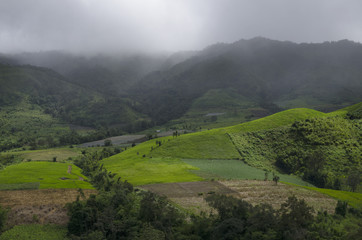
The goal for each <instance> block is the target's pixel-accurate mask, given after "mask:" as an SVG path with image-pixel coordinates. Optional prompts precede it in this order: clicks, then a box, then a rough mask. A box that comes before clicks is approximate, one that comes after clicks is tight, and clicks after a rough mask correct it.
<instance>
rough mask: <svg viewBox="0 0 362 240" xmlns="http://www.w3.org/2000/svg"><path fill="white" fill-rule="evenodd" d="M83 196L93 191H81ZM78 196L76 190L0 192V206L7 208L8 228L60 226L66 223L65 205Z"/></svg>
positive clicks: (93, 191)
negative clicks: (22, 225)
mask: <svg viewBox="0 0 362 240" xmlns="http://www.w3.org/2000/svg"><path fill="white" fill-rule="evenodd" d="M83 192H84V194H85V196H87V197H88V196H89V195H90V194H92V193H96V191H95V190H83ZM78 195H79V192H78V190H76V189H38V190H16V191H0V205H1V206H2V207H3V208H9V212H8V221H7V224H8V226H9V227H11V226H14V225H19V224H30V223H40V224H49V223H54V224H61V225H65V224H66V223H67V222H68V216H67V210H66V208H65V204H66V203H68V202H73V201H75V200H76V199H77V196H78Z"/></svg>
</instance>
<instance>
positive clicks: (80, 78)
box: [8, 51, 190, 95]
mask: <svg viewBox="0 0 362 240" xmlns="http://www.w3.org/2000/svg"><path fill="white" fill-rule="evenodd" d="M189 54H190V53H178V54H174V55H172V56H170V57H168V56H167V55H165V54H157V55H147V54H129V55H119V56H112V55H101V54H99V55H96V56H85V55H84V56H80V55H75V54H71V53H66V52H62V51H48V52H37V53H21V54H15V55H12V56H8V58H11V59H15V60H16V62H17V63H18V64H30V65H34V66H40V67H46V68H51V69H53V70H55V71H57V72H58V73H60V74H62V75H63V76H65V77H66V78H67V79H68V80H69V81H70V82H72V83H76V84H79V85H81V86H83V87H86V88H90V89H92V90H95V91H97V92H101V93H105V94H112V95H120V94H122V95H124V94H125V92H126V91H127V89H128V88H129V87H130V86H131V85H132V84H134V83H135V82H137V81H138V80H140V79H141V78H143V77H144V76H145V75H147V74H149V73H150V72H153V71H156V70H160V69H163V70H166V69H167V68H169V67H171V66H173V65H174V64H177V63H179V62H180V61H183V60H185V59H186V58H187V57H188V56H189Z"/></svg>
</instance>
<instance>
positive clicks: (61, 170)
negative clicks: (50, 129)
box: [0, 162, 93, 189]
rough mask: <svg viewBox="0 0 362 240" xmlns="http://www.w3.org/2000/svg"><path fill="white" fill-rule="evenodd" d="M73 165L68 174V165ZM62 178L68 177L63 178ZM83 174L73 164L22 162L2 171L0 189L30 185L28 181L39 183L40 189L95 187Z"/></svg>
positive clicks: (0, 173)
mask: <svg viewBox="0 0 362 240" xmlns="http://www.w3.org/2000/svg"><path fill="white" fill-rule="evenodd" d="M69 165H71V166H72V172H71V174H68V173H67V171H68V166H69ZM61 178H66V179H65V180H62V179H61ZM80 178H83V179H86V177H85V176H83V175H82V174H81V169H80V168H78V167H77V166H75V165H73V164H66V163H58V162H22V163H19V164H15V165H11V166H8V167H6V168H5V169H4V170H2V171H0V189H4V188H5V187H6V186H10V189H17V188H18V187H19V186H21V185H24V184H25V186H28V185H27V184H26V183H28V184H30V183H32V184H34V186H36V183H39V188H40V189H48V188H84V189H93V187H92V185H91V184H90V183H88V182H86V181H82V180H80Z"/></svg>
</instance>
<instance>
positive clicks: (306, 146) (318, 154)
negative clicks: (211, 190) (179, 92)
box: [104, 104, 361, 190]
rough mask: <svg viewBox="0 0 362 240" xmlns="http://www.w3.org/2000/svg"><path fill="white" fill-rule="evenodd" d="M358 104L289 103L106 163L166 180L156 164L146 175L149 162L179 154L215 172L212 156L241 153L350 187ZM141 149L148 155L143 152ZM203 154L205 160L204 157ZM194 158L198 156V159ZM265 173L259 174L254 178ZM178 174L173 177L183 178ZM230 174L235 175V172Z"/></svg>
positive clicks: (356, 157) (127, 173)
mask: <svg viewBox="0 0 362 240" xmlns="http://www.w3.org/2000/svg"><path fill="white" fill-rule="evenodd" d="M359 106H361V104H357V105H355V106H351V107H348V108H346V109H344V110H340V111H337V112H334V113H330V114H325V113H321V112H318V111H315V110H311V109H291V110H286V111H283V112H279V113H276V114H273V115H271V116H268V117H265V118H262V119H258V120H254V121H251V122H247V123H243V124H239V125H236V126H232V127H225V128H219V129H213V130H209V131H203V132H197V133H191V134H185V135H181V136H178V137H168V138H159V139H155V140H152V141H149V142H146V143H143V144H140V145H138V146H137V147H135V148H132V149H129V150H127V151H126V152H124V153H121V154H118V155H116V156H113V157H111V158H110V159H107V160H105V161H104V163H105V166H106V168H107V169H109V170H110V171H113V172H117V173H121V174H120V175H121V176H124V177H125V178H126V179H128V178H129V177H130V179H129V180H130V181H131V182H132V181H135V182H137V183H139V182H140V181H143V183H151V182H166V181H167V179H166V178H163V179H162V178H161V177H160V176H161V175H162V174H163V173H162V174H161V172H168V170H166V169H165V170H163V169H161V168H159V169H157V167H156V168H155V171H153V170H151V171H150V172H151V175H153V176H152V177H149V178H148V177H144V176H146V174H145V172H146V171H147V170H146V169H145V168H144V165H145V164H146V163H147V162H148V163H153V164H154V163H155V162H157V164H159V165H158V166H159V167H160V166H161V165H160V164H161V163H165V164H166V166H168V167H170V166H169V165H170V164H176V165H178V164H180V160H178V159H191V160H187V161H186V162H187V163H189V164H191V165H194V166H197V167H199V168H200V169H199V170H200V171H201V172H202V171H206V172H209V173H211V174H214V173H216V172H215V171H219V170H220V171H222V169H223V168H222V167H221V166H219V167H215V168H213V169H214V170H210V169H208V168H209V167H210V166H211V165H210V164H209V163H210V161H211V162H212V159H215V160H216V159H218V161H217V162H218V163H220V164H231V163H230V161H225V163H222V160H223V159H224V160H226V159H241V160H243V162H245V163H247V164H248V165H249V166H252V167H255V168H257V169H260V170H267V171H269V172H272V171H275V172H278V171H281V172H284V173H286V174H290V173H293V174H295V175H297V176H299V177H302V178H303V179H305V180H308V181H309V182H311V183H313V184H316V185H317V186H322V187H329V188H331V187H333V188H337V189H341V188H342V189H346V188H348V186H347V184H346V183H347V182H346V181H347V177H348V176H349V175H350V173H351V171H353V170H356V171H360V166H361V158H360V156H361V150H360V149H361V147H360V145H361V143H360V141H361V140H360V139H361V137H360V134H361V120H359V119H350V118H349V117H348V116H349V114H351V113H352V112H356V111H357V112H358V109H359ZM352 110H353V111H352ZM137 153H138V155H137ZM143 155H145V157H141V156H143ZM149 157H152V158H149ZM192 159H195V160H192ZM196 159H198V160H196ZM202 159H204V160H205V163H201V161H202ZM192 161H196V162H195V164H192ZM207 163H208V164H207ZM198 164H201V165H198ZM232 164H234V162H233V163H232ZM232 164H231V165H232ZM138 165H139V166H138ZM209 165H210V166H209ZM241 165H242V163H241V162H240V166H241ZM153 166H156V165H153ZM151 169H153V168H151ZM181 169H182V170H181ZM190 169H191V168H190ZM190 169H188V168H180V172H179V173H178V174H181V172H183V173H184V174H186V175H188V174H189V173H187V172H188V170H190ZM244 170H245V169H243V171H244ZM255 171H259V170H255ZM160 174H161V175H160ZM219 174H221V176H222V177H227V176H226V175H225V176H223V173H219ZM236 174H238V173H236ZM148 175H149V173H148V172H147V176H148ZM216 175H218V174H216ZM261 175H262V174H261V173H260V174H256V175H255V178H260V176H261ZM177 176H178V177H179V175H177ZM178 177H177V178H174V179H173V180H172V181H179V179H178ZM230 177H231V178H232V177H235V176H234V175H233V174H231V175H229V178H230ZM147 178H148V179H147ZM191 178H193V177H191ZM131 179H132V180H131ZM284 181H287V182H293V181H295V180H293V179H286V180H284ZM298 184H300V183H298ZM358 189H359V188H357V190H358Z"/></svg>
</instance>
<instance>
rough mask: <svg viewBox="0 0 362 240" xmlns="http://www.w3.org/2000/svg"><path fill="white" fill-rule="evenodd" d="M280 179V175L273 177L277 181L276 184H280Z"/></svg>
mask: <svg viewBox="0 0 362 240" xmlns="http://www.w3.org/2000/svg"><path fill="white" fill-rule="evenodd" d="M279 179H280V177H279V176H277V175H274V177H273V181H274V182H275V185H278V182H279Z"/></svg>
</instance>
